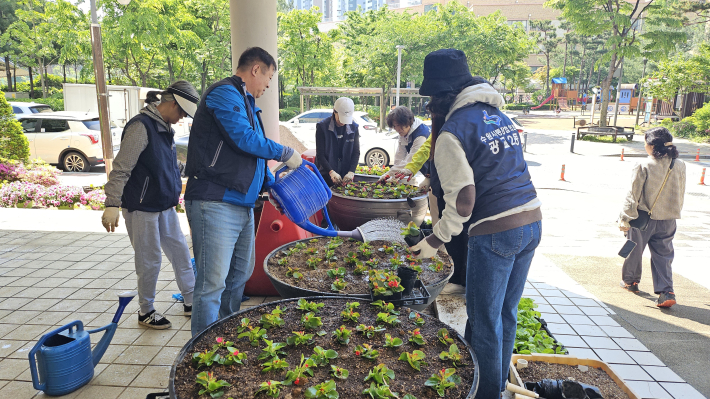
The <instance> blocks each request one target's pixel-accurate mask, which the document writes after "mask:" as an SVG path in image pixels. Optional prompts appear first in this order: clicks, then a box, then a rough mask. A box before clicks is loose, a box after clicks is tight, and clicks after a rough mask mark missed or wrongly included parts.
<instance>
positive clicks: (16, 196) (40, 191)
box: [0, 181, 45, 208]
mask: <svg viewBox="0 0 710 399" xmlns="http://www.w3.org/2000/svg"><path fill="white" fill-rule="evenodd" d="M44 189H45V188H44V186H42V185H39V184H34V183H25V182H20V181H14V182H12V183H6V184H3V185H2V186H0V207H3V208H13V207H15V206H17V205H18V204H20V206H24V205H25V204H28V205H29V203H30V201H35V203H38V202H39V203H41V201H42V200H41V198H43V196H44Z"/></svg>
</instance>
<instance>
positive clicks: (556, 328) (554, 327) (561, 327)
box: [547, 323, 576, 335]
mask: <svg viewBox="0 0 710 399" xmlns="http://www.w3.org/2000/svg"><path fill="white" fill-rule="evenodd" d="M547 328H548V329H549V330H550V332H551V333H552V334H554V335H557V334H567V335H575V334H576V333H575V332H574V330H573V329H572V327H570V326H569V324H566V323H565V324H561V323H547Z"/></svg>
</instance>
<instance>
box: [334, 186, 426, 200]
mask: <svg viewBox="0 0 710 399" xmlns="http://www.w3.org/2000/svg"><path fill="white" fill-rule="evenodd" d="M331 189H332V191H333V192H335V193H338V194H342V195H344V196H346V197H356V198H371V199H402V198H407V197H419V196H422V195H426V192H425V191H422V190H420V189H419V187H417V186H410V185H406V184H390V183H385V184H377V182H374V183H369V182H350V183H347V184H344V185H335V186H333V187H331Z"/></svg>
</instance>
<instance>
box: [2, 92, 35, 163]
mask: <svg viewBox="0 0 710 399" xmlns="http://www.w3.org/2000/svg"><path fill="white" fill-rule="evenodd" d="M29 156H30V143H29V141H27V137H25V134H24V133H23V132H22V125H20V122H18V121H17V119H15V114H14V113H13V112H12V107H10V104H9V103H8V102H7V99H5V93H2V92H0V158H7V159H12V160H17V161H24V160H26V159H27V158H29Z"/></svg>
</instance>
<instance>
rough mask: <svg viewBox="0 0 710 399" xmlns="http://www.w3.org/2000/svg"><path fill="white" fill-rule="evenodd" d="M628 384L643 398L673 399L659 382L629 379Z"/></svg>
mask: <svg viewBox="0 0 710 399" xmlns="http://www.w3.org/2000/svg"><path fill="white" fill-rule="evenodd" d="M626 385H628V386H629V388H631V390H632V391H634V393H635V394H636V395H638V397H639V398H643V399H673V397H672V396H671V395H669V394H668V392H666V390H665V389H663V387H662V386H661V385H660V384H659V383H657V382H650V381H627V382H626Z"/></svg>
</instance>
